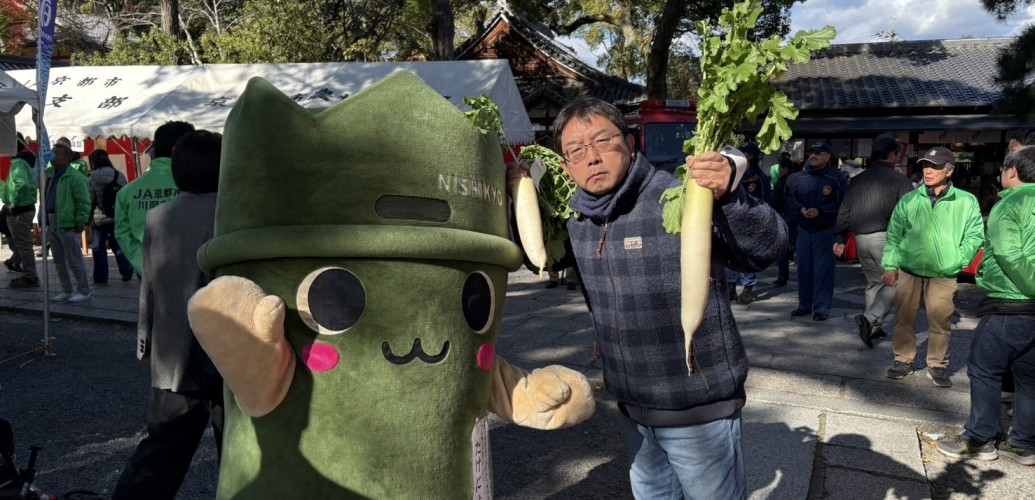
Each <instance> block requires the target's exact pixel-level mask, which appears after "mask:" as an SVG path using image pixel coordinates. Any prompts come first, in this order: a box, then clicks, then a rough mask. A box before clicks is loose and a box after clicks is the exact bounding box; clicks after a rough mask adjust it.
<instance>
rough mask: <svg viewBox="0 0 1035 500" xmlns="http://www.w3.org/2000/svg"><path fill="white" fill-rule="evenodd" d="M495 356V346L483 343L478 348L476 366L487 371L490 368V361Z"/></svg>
mask: <svg viewBox="0 0 1035 500" xmlns="http://www.w3.org/2000/svg"><path fill="white" fill-rule="evenodd" d="M495 358H496V348H495V347H493V346H492V344H484V345H482V346H481V347H480V348H479V349H478V368H481V369H482V370H485V371H489V370H491V369H492V361H493V360H494V359H495Z"/></svg>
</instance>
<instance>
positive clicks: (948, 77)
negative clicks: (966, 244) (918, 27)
mask: <svg viewBox="0 0 1035 500" xmlns="http://www.w3.org/2000/svg"><path fill="white" fill-rule="evenodd" d="M1012 41H1013V40H1012V39H966V40H933V41H917V42H884V43H868V44H846V45H834V46H832V47H830V48H828V49H826V50H824V51H822V52H819V53H817V54H816V55H815V56H814V57H813V59H812V60H810V61H809V62H808V63H806V64H802V65H796V66H792V67H791V68H790V70H789V71H788V72H787V73H786V74H785V75H784V76H783V77H782V78H781V79H780V81H778V82H777V83H776V86H777V87H778V88H779V89H780V90H782V91H783V92H784V93H786V94H787V95H788V97H790V99H791V101H793V102H794V104H795V106H797V107H798V109H799V110H800V111H801V113H800V115H799V117H798V119H797V120H795V121H794V122H792V123H791V128H792V129H793V130H794V140H792V141H791V142H790V143H788V144H786V145H785V148H786V149H788V150H792V151H793V152H794V153H795V154H796V155H798V154H800V153H799V152H800V151H801V150H802V148H803V144H805V143H806V142H807V141H812V140H817V139H821V140H826V141H829V142H830V144H831V146H832V148H833V150H834V154H835V155H839V156H844V157H849V158H854V157H863V158H866V157H868V156H869V154H870V150H869V147H870V144H871V141H872V140H873V138H875V137H876V136H877V135H881V134H891V135H894V136H895V137H896V138H898V140H899V142H901V143H902V144H903V146H904V148H903V154H902V156H901V158H900V165H901V166H902V167H903V168H902V169H903V171H905V172H906V173H909V172H910V171H911V169H912V168H913V165H914V164H915V162H916V159H917V158H918V157H919V156H920V155H922V154H923V153H924V152H925V151H927V150H928V149H930V148H932V147H935V146H943V147H948V148H950V149H952V150H953V152H955V154H956V156H957V159H958V160H959V165H958V168H957V170H956V173H955V174H954V175H953V182H954V183H955V184H956V185H957V186H959V187H962V188H964V189H966V190H968V191H971V192H972V193H974V194H975V195H976V196H978V198H979V199H980V200H981V202H982V208H983V209H984V210H986V211H987V210H988V209H989V208H990V207H991V204H992V203H994V201H995V199H996V195H997V193H998V187H997V186H995V185H994V183H993V179H994V177H995V175H996V168H997V166H998V165H999V163H1000V162H1002V160H1003V157H1004V156H1005V154H1006V144H1007V142H1008V141H1009V139H1010V137H1011V136H1012V135H1013V133H1014V132H1015V131H1016V130H1017V129H1018V128H1024V127H1029V126H1031V125H1032V124H1029V123H1025V122H1021V121H1018V120H1017V119H1015V118H1013V117H1012V116H1008V115H1003V114H999V113H998V112H997V111H996V104H997V103H998V102H999V100H1000V98H1001V92H1000V90H999V89H998V88H997V87H996V85H995V82H994V77H995V75H996V72H997V67H996V64H997V58H998V55H999V52H1000V51H1001V50H1002V49H1003V48H1005V47H1006V46H1007V45H1009V44H1010V43H1011V42H1012Z"/></svg>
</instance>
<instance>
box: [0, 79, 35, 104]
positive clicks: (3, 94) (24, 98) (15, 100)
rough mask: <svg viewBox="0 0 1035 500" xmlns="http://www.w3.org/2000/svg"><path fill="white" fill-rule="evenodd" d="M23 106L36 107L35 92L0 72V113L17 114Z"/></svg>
mask: <svg viewBox="0 0 1035 500" xmlns="http://www.w3.org/2000/svg"><path fill="white" fill-rule="evenodd" d="M23 104H28V105H29V106H32V107H33V108H35V107H36V91H35V90H32V89H30V88H28V87H26V86H24V85H22V84H21V83H18V80H16V79H15V78H14V77H12V76H11V75H8V74H7V73H5V72H3V71H0V113H17V112H18V110H20V109H21V108H22V105H23Z"/></svg>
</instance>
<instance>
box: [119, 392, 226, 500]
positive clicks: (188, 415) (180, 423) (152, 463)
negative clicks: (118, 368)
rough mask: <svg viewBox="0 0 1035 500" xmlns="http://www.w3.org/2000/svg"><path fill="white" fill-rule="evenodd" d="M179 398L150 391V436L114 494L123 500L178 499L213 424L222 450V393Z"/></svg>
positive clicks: (180, 396)
mask: <svg viewBox="0 0 1035 500" xmlns="http://www.w3.org/2000/svg"><path fill="white" fill-rule="evenodd" d="M210 392H211V393H210V394H191V395H187V394H178V393H175V392H172V391H167V390H164V389H153V388H152V389H151V417H150V421H149V422H148V424H147V437H145V438H144V439H143V440H142V441H140V444H138V445H137V449H136V451H135V452H134V453H133V456H132V457H130V459H129V463H127V464H126V467H125V468H124V469H122V474H121V475H120V476H119V482H118V484H116V485H115V490H114V491H113V492H112V494H111V498H112V500H120V499H143V498H146V499H149V500H161V499H170V500H171V499H173V498H175V497H176V492H177V491H178V490H179V489H180V483H182V482H183V478H184V477H185V476H186V475H187V470H188V469H189V468H190V463H191V460H192V459H193V458H194V452H195V451H196V450H197V448H198V443H200V442H201V437H202V436H203V435H204V434H205V428H206V427H208V425H209V424H210V423H211V425H212V431H213V432H214V433H215V438H216V451H217V453H218V454H219V455H222V451H223V392H222V388H221V387H220V388H219V389H218V390H216V389H213V390H212V391H210Z"/></svg>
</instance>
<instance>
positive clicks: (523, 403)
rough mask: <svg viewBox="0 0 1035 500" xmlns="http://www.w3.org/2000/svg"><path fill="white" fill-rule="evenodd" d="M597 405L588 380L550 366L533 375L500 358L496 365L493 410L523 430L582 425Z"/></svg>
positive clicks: (493, 385) (566, 370) (582, 376)
mask: <svg viewBox="0 0 1035 500" xmlns="http://www.w3.org/2000/svg"><path fill="white" fill-rule="evenodd" d="M595 408H596V402H595V401H594V399H593V388H592V387H591V386H590V385H589V381H588V380H586V376H585V375H583V374H581V373H579V372H577V371H575V370H571V369H568V368H565V367H563V366H558V365H550V366H547V367H546V368H540V369H536V370H532V372H531V373H529V372H527V371H525V370H522V369H521V368H518V367H516V366H512V365H511V364H510V363H507V360H505V359H503V358H501V357H499V356H496V360H495V361H493V363H492V397H491V398H490V399H489V410H490V411H492V412H493V413H495V414H496V415H498V416H499V417H500V418H502V419H503V420H506V421H508V422H514V423H515V424H518V425H520V426H522V427H531V428H533V429H542V430H551V429H563V428H565V427H571V426H573V425H576V424H580V423H582V422H584V421H585V420H587V419H588V418H589V417H591V416H593V410H594V409H595Z"/></svg>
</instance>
